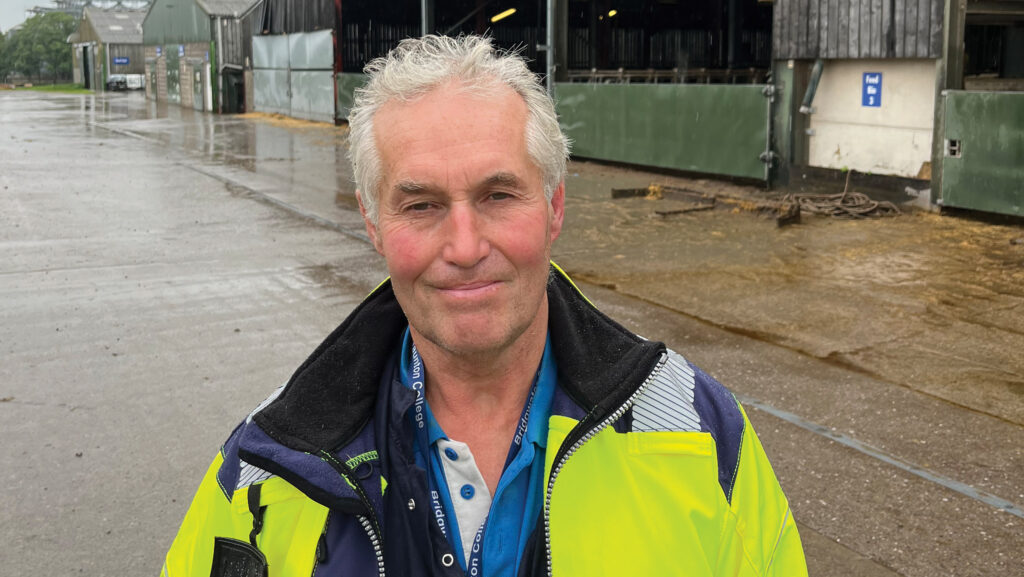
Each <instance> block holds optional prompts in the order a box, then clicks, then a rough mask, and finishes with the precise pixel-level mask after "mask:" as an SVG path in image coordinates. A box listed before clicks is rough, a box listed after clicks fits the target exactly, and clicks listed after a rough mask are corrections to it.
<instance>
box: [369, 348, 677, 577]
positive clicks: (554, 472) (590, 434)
mask: <svg viewBox="0 0 1024 577" xmlns="http://www.w3.org/2000/svg"><path fill="white" fill-rule="evenodd" d="M667 361H668V353H662V354H661V358H660V359H658V364H657V365H655V366H654V369H653V370H652V371H651V373H650V374H649V375H647V378H646V379H644V382H643V383H641V384H640V386H639V387H638V388H637V390H636V391H634V392H633V394H632V395H630V396H629V398H628V399H626V402H625V403H623V404H622V406H621V407H619V408H618V409H616V410H615V412H613V413H612V414H611V415H609V416H608V417H607V418H606V419H605V420H603V421H601V422H600V423H598V425H597V426H595V427H594V428H592V429H590V430H589V431H587V432H586V433H585V434H584V435H583V436H582V437H580V439H579V440H578V441H576V442H575V443H573V444H572V446H570V447H569V450H568V451H566V452H565V454H563V455H562V458H561V459H559V460H558V462H557V463H555V465H554V466H553V467H552V468H551V477H550V478H548V488H547V492H546V493H545V495H544V550H545V552H546V553H547V561H548V577H552V571H551V493H552V492H553V491H554V489H555V479H557V478H558V474H559V473H560V472H561V471H562V467H563V466H564V465H565V463H566V461H568V460H569V457H571V456H572V455H573V453H575V452H576V451H578V450H579V448H580V447H582V446H583V445H584V444H585V443H586V442H587V441H589V440H590V439H593V438H594V437H595V436H597V434H598V433H600V432H601V431H603V430H604V429H605V428H607V427H608V425H611V424H612V423H614V422H615V421H618V420H619V419H621V418H622V415H624V414H626V411H628V410H629V409H630V407H632V406H633V403H635V402H636V400H637V399H638V398H639V397H640V395H642V394H643V393H644V391H646V390H647V387H648V385H650V384H651V381H652V380H653V379H654V378H655V377H657V376H658V374H659V373H660V372H661V369H662V368H663V367H664V366H665V363H666V362H667ZM569 434H570V435H572V432H571V431H570V433H569ZM382 575H383V574H382Z"/></svg>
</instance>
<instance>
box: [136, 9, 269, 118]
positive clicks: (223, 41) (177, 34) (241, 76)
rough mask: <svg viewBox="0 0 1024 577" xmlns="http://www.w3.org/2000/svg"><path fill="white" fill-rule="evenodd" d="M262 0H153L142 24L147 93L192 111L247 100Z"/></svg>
mask: <svg viewBox="0 0 1024 577" xmlns="http://www.w3.org/2000/svg"><path fill="white" fill-rule="evenodd" d="M261 3H262V2H261V0H154V2H153V3H152V4H151V5H150V7H149V11H148V12H147V14H146V18H145V21H144V22H143V25H142V31H143V43H144V44H145V46H146V70H147V77H148V79H149V82H147V90H146V94H147V96H148V97H149V98H151V99H154V100H157V101H165V102H171V103H174V104H179V105H181V106H184V107H188V108H195V109H197V110H208V111H215V112H223V113H233V112H245V111H246V110H248V109H249V108H251V105H250V104H248V103H251V95H249V94H251V88H250V87H251V84H252V82H251V77H252V31H253V28H254V24H253V21H254V18H255V14H256V10H257V9H258V8H259V7H260V5H261Z"/></svg>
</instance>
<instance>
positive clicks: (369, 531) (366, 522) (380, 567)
mask: <svg viewBox="0 0 1024 577" xmlns="http://www.w3.org/2000/svg"><path fill="white" fill-rule="evenodd" d="M358 518H359V524H360V525H362V526H363V531H366V535H367V536H368V537H369V538H370V544H371V545H373V554H374V555H376V556H377V575H378V577H384V574H385V571H384V551H383V550H382V549H381V546H380V537H379V536H378V535H377V530H376V529H374V527H373V521H371V520H370V518H369V517H367V516H366V515H359V517H358Z"/></svg>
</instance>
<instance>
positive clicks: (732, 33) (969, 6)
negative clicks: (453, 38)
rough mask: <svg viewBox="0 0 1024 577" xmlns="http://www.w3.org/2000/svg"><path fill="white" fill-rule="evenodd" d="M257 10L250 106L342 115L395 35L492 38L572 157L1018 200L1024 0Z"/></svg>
mask: <svg viewBox="0 0 1024 577" xmlns="http://www.w3.org/2000/svg"><path fill="white" fill-rule="evenodd" d="M254 14H256V16H255V18H254V21H253V26H254V28H253V31H254V33H255V36H254V39H253V68H254V70H253V76H254V81H253V86H254V95H253V98H252V102H253V105H254V107H255V109H256V110H263V111H267V112H275V113H281V114H286V115H290V116H295V117H298V118H306V119H312V120H321V121H327V122H331V121H333V122H336V123H338V122H343V121H344V119H345V118H346V117H347V115H348V111H349V109H350V107H351V104H352V95H353V92H354V90H355V88H356V87H358V86H359V85H360V84H361V83H362V82H363V76H362V74H361V70H362V68H363V67H364V66H365V64H366V63H367V62H369V61H370V60H371V59H373V58H375V57H378V56H381V55H383V54H385V53H386V52H387V51H388V50H390V49H391V48H393V47H394V46H396V45H397V44H398V43H399V42H400V41H401V40H402V39H403V38H407V37H414V36H419V35H421V34H423V33H438V34H446V35H458V34H469V33H473V34H485V35H488V36H490V37H491V38H493V39H494V42H495V43H496V44H497V45H499V46H501V47H503V48H507V49H511V50H516V51H519V52H520V53H522V54H523V55H524V56H525V57H526V58H527V61H528V65H529V66H530V67H531V68H532V70H534V71H535V72H537V73H538V74H540V75H541V76H542V77H543V78H544V81H545V83H546V84H547V87H548V89H549V90H550V92H551V93H552V94H553V95H554V97H555V100H556V105H557V108H558V113H559V116H560V120H561V122H562V124H563V126H564V128H565V130H566V132H567V134H568V136H569V137H570V138H571V139H572V140H573V141H574V143H575V144H574V148H573V154H574V155H575V156H577V157H581V158H591V159H596V160H603V161H611V162H618V163H625V164H636V165H643V166H650V167H657V168H662V169H668V170H676V171H683V172H693V173H703V174H710V175H718V176H726V177H732V178H739V179H747V180H751V181H760V182H763V183H765V184H766V185H768V186H772V185H776V184H783V185H784V184H786V183H787V182H790V181H791V180H792V175H793V174H799V173H801V172H805V173H806V172H807V171H809V170H811V169H814V170H819V171H824V172H825V173H830V174H833V175H842V174H843V173H845V172H847V171H854V172H856V173H860V174H871V175H873V176H879V177H882V178H888V179H890V182H891V183H895V184H896V185H898V186H899V189H900V190H902V189H903V185H904V184H909V185H912V186H914V187H917V188H927V187H928V185H929V179H930V180H931V183H930V184H931V185H932V192H931V194H932V197H931V199H932V200H933V201H934V202H937V203H946V204H950V205H955V206H965V207H981V209H982V210H992V211H996V212H1009V213H1011V214H1017V213H1019V211H1021V210H1022V209H1024V208H1022V207H1024V199H1021V198H1019V197H1020V195H1021V194H1022V193H1021V192H1018V189H1019V187H1017V186H1016V185H1015V184H1014V183H1015V182H1020V181H1024V162H1021V161H1020V158H1021V157H1024V120H1022V119H1024V112H1022V109H1021V106H1022V102H1024V101H1022V100H1021V99H1022V98H1024V94H1022V91H1021V87H1022V82H1024V79H1022V78H1021V77H1024V70H1022V69H1024V33H1022V22H1024V0H773V1H763V0H718V1H716V2H704V1H702V0H634V1H630V2H617V1H616V0H446V1H445V2H437V1H436V0H395V1H392V2H374V1H371V0H304V1H303V0H264V2H263V3H262V4H261V5H260V7H259V8H258V9H256V10H255V12H254ZM965 89H966V90H965ZM964 130H966V131H967V132H966V133H965V132H963V131H964ZM947 174H948V175H950V178H951V179H952V180H946V181H945V184H944V183H943V179H944V175H947ZM972 179H973V180H972ZM968 181H969V182H972V183H975V185H976V186H975V185H972V187H971V188H972V190H976V191H981V192H972V193H971V194H973V195H981V196H985V197H986V200H984V201H978V202H974V201H967V200H957V196H958V194H960V195H962V194H963V192H962V191H963V190H965V188H964V187H962V186H960V185H959V184H958V185H957V188H956V190H953V189H951V188H950V187H949V186H948V185H949V183H950V182H957V183H961V182H968ZM997 181H998V182H997ZM996 191H1002V192H996ZM993 197H999V199H998V200H992V198H993Z"/></svg>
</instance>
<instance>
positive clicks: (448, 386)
mask: <svg viewBox="0 0 1024 577" xmlns="http://www.w3.org/2000/svg"><path fill="white" fill-rule="evenodd" d="M545 304H546V303H545ZM537 317H538V318H537V319H536V320H535V321H534V322H533V323H531V325H530V326H529V327H528V328H527V329H526V331H524V332H523V334H522V335H520V336H519V337H518V338H517V339H516V340H515V341H514V342H513V343H512V344H511V345H509V346H507V347H504V348H502V349H501V350H497V351H486V352H479V353H473V354H457V353H453V352H451V351H447V350H444V349H442V348H441V347H438V346H437V345H436V344H434V343H432V342H431V341H429V340H428V339H426V338H423V337H422V336H421V335H420V334H418V333H417V332H416V331H415V330H414V329H412V336H413V342H414V343H416V349H417V351H419V354H420V357H421V358H422V359H423V365H424V368H425V372H426V377H427V379H426V398H427V402H429V403H430V409H431V411H433V413H434V416H435V418H437V420H438V423H439V424H440V425H441V427H442V428H444V430H445V431H446V432H448V433H449V435H451V436H452V438H460V437H459V435H460V434H465V433H470V434H472V432H473V429H474V427H476V426H482V427H495V428H501V427H503V425H505V424H511V425H512V427H513V428H514V427H515V424H516V422H517V421H518V419H519V415H520V411H521V409H522V407H523V404H524V403H525V402H526V397H527V396H528V395H529V392H530V387H531V385H532V384H533V380H534V377H535V376H536V374H537V367H538V366H539V365H540V362H541V359H542V358H543V356H544V345H545V342H546V340H547V307H546V306H544V307H542V310H541V311H540V312H539V314H538V315H537ZM460 430H461V431H460ZM462 438H465V439H468V438H467V437H462Z"/></svg>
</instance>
